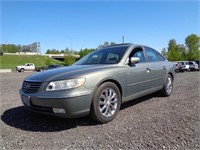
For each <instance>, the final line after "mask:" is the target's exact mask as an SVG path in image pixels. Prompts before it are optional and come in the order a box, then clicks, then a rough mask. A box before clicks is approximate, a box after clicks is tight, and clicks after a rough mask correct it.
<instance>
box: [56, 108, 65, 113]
mask: <svg viewBox="0 0 200 150" xmlns="http://www.w3.org/2000/svg"><path fill="white" fill-rule="evenodd" d="M53 112H54V113H65V110H64V109H62V108H53Z"/></svg>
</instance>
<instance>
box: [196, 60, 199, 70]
mask: <svg viewBox="0 0 200 150" xmlns="http://www.w3.org/2000/svg"><path fill="white" fill-rule="evenodd" d="M195 62H196V63H197V64H198V67H200V65H199V60H195ZM198 71H199V69H198Z"/></svg>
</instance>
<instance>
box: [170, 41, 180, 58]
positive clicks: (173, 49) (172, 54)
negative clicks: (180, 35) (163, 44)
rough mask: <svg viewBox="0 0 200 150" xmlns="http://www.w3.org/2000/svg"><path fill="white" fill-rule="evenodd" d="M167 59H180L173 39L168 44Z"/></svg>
mask: <svg viewBox="0 0 200 150" xmlns="http://www.w3.org/2000/svg"><path fill="white" fill-rule="evenodd" d="M167 58H168V60H169V61H178V60H180V58H181V56H180V53H179V52H178V46H177V44H176V40H175V39H171V40H170V41H169V43H168V53H167Z"/></svg>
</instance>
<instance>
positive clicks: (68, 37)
mask: <svg viewBox="0 0 200 150" xmlns="http://www.w3.org/2000/svg"><path fill="white" fill-rule="evenodd" d="M68 39H70V42H71V51H72V38H70V37H68Z"/></svg>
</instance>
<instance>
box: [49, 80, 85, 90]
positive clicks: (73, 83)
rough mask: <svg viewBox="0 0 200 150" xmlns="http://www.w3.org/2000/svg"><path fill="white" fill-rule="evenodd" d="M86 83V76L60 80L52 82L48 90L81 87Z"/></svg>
mask: <svg viewBox="0 0 200 150" xmlns="http://www.w3.org/2000/svg"><path fill="white" fill-rule="evenodd" d="M84 83H85V78H77V79H69V80H60V81H53V82H50V83H49V85H48V86H47V88H46V91H55V90H65V89H72V88H76V87H79V86H81V85H83V84H84Z"/></svg>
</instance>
